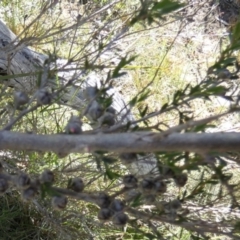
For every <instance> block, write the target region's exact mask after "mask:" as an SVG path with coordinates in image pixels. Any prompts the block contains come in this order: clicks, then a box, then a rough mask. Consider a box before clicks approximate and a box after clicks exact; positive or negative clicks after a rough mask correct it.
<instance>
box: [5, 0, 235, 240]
mask: <svg viewBox="0 0 240 240" xmlns="http://www.w3.org/2000/svg"><path fill="white" fill-rule="evenodd" d="M226 2H228V1H212V2H210V3H209V1H199V2H198V1H184V0H183V1H170V0H162V1H149V0H143V1H128V0H125V1H90V0H89V1H86V2H84V1H79V2H78V1H61V2H60V1H42V0H36V1H21V0H12V1H7V0H4V1H1V3H0V8H1V9H0V14H1V20H3V21H4V22H5V23H6V25H7V26H8V27H9V29H10V30H11V31H12V32H13V33H14V34H16V35H17V36H18V37H19V38H18V40H19V41H20V42H21V43H23V44H24V46H26V47H30V48H31V49H33V50H34V51H36V52H38V53H42V54H44V55H47V56H48V57H49V58H48V60H47V61H45V62H44V64H42V65H41V64H40V66H36V76H37V78H38V82H37V86H36V87H35V89H34V90H32V91H29V92H27V91H26V92H27V94H28V95H29V96H30V100H29V99H28V100H27V101H26V102H25V103H26V105H24V104H23V106H22V105H21V104H19V102H16V101H17V100H16V99H18V98H17V97H16V92H17V93H19V89H16V87H12V86H11V85H10V84H9V83H8V82H9V81H8V80H9V79H10V78H11V75H12V74H15V73H14V72H4V74H1V80H2V81H3V80H5V81H3V83H2V90H1V95H0V108H1V112H0V114H1V116H0V117H1V119H0V124H1V128H2V129H3V130H11V131H15V132H24V133H30V134H29V135H35V134H43V135H51V134H61V133H63V132H67V133H74V132H75V129H76V128H75V126H76V125H74V131H72V130H71V128H68V127H66V125H67V124H68V121H69V118H70V117H71V114H73V115H74V116H79V119H81V121H82V122H83V125H82V126H81V128H82V129H83V131H91V129H94V130H96V131H98V132H99V131H100V132H101V131H110V132H115V133H119V132H135V131H152V132H155V133H166V134H171V133H175V132H180V133H183V134H184V133H188V132H195V133H203V132H209V133H213V132H219V131H220V132H223V131H225V132H233V131H235V132H238V129H239V113H238V111H239V108H238V102H239V94H238V93H239V89H238V81H239V76H238V75H239V73H238V71H239V63H238V61H239V54H238V51H239V50H238V49H239V26H240V25H239V22H238V17H239V16H238V15H239V12H238V9H239V5H238V1H233V2H232V3H231V4H230V3H229V4H227V3H226ZM83 3H84V4H83ZM224 4H225V5H224ZM223 9H225V10H226V12H224V11H223ZM219 11H220V13H219ZM227 13H228V14H230V13H231V14H230V15H231V16H233V17H234V19H233V20H232V18H230V17H227V16H228V15H226V14H227ZM0 40H1V39H0ZM2 45H3V44H2ZM13 46H14V45H13ZM4 47H6V46H2V49H1V51H2V52H4V51H5V50H6V49H5V48H4ZM59 59H66V60H67V62H66V65H68V66H70V67H72V68H73V66H74V69H75V70H76V72H79V71H81V73H82V75H81V76H78V77H77V78H75V76H74V73H73V72H70V71H69V72H70V74H72V75H71V78H68V79H67V80H71V81H70V82H67V81H65V82H64V80H63V82H61V81H62V79H61V77H60V76H61V75H60V73H61V70H64V67H63V66H59V65H58V62H57V60H59ZM72 64H75V65H72ZM54 67H55V68H54ZM46 69H47V70H46ZM52 69H55V72H54V74H53V73H52V72H51V70H52ZM37 70H42V73H41V74H42V75H43V73H46V72H47V74H48V78H49V79H54V86H52V85H51V87H49V86H48V88H47V92H48V93H49V91H50V93H49V96H53V95H54V94H55V93H56V92H58V91H59V92H60V93H64V94H66V95H67V96H68V99H67V101H60V100H59V99H60V97H59V95H56V96H57V98H54V99H51V100H52V101H51V102H50V101H47V102H46V104H45V103H44V104H43V103H41V104H40V103H39V100H38V96H37V93H38V92H37V90H39V89H40V90H41V87H42V82H41V80H40V79H43V77H42V75H41V74H39V72H38V71H37ZM56 72H57V73H56ZM67 72H68V71H67ZM22 73H24V72H22ZM123 73H124V74H123ZM27 74H29V73H27ZM92 75H93V76H94V77H95V78H96V77H97V78H99V79H100V80H101V84H102V85H101V86H98V88H99V89H100V91H99V92H98V93H97V94H93V95H94V96H92V95H91V93H89V92H88V91H85V92H84V91H83V95H84V94H85V95H84V96H85V99H81V101H83V102H84V104H85V105H84V108H82V107H81V108H80V107H79V106H78V105H76V102H75V101H76V96H78V92H79V91H80V92H81V90H82V89H84V88H85V89H86V87H84V85H83V82H84V81H85V80H86V79H88V77H89V76H90V77H91V76H92ZM6 80H7V81H6ZM109 89H114V91H116V93H115V92H114V94H120V98H121V99H123V100H124V102H125V108H124V110H126V115H124V114H123V113H122V111H123V110H122V109H116V107H115V105H114V101H116V100H114V98H112V95H111V94H109V92H108V90H109ZM21 93H22V90H21ZM107 93H108V94H107ZM14 96H15V97H14ZM44 96H45V95H44ZM89 96H90V97H89ZM45 97H46V96H45ZM91 97H92V98H93V99H91ZM89 98H90V102H88V101H87V100H89ZM14 99H15V100H14ZM95 100H97V102H98V103H100V105H101V107H102V108H103V110H104V112H105V113H106V112H107V111H108V108H109V107H110V106H113V107H114V108H115V112H114V114H113V115H114V119H115V121H114V124H111V123H110V124H109V122H107V123H105V122H103V121H102V120H99V119H100V118H97V119H93V117H92V116H89V115H91V114H90V112H89V109H91V106H92V105H91V104H92V101H95ZM18 101H19V99H18ZM36 102H37V103H36ZM20 105H21V106H20ZM35 106H37V107H36V108H35ZM31 108H32V110H30V111H29V112H27V113H28V114H26V113H25V112H24V111H25V110H26V109H31ZM87 113H88V114H87ZM94 113H95V112H94ZM21 114H22V115H21ZM221 114H222V115H221ZM220 115H221V117H220ZM19 116H20V117H19ZM126 116H127V117H126ZM210 116H214V117H212V118H209V117H210ZM18 117H19V118H18ZM14 119H18V121H16V122H13V120H14ZM198 119H203V120H202V121H200V122H196V121H194V120H198ZM111 120H112V118H111ZM70 122H71V121H70ZM119 123H120V124H121V127H119V128H117V129H116V130H114V126H116V125H117V124H119ZM9 124H10V129H9V128H8V126H9ZM77 124H80V125H81V123H79V122H78V123H77ZM184 124H185V125H184ZM109 125H114V126H109ZM67 126H68V125H67ZM111 127H112V128H111ZM174 127H177V128H174ZM112 129H113V130H112ZM93 133H95V134H97V132H93ZM64 136H65V135H64ZM130 147H131V146H130ZM64 150H66V149H64ZM128 152H129V151H128ZM238 152H239V151H238V149H236V151H234V152H233V151H228V152H226V151H225V152H224V153H222V152H221V153H219V152H218V151H214V152H201V153H200V152H197V153H196V152H194V151H193V152H188V151H184V150H183V151H181V152H179V151H178V152H168V151H158V152H154V153H151V152H148V153H146V151H144V150H143V149H139V151H138V152H137V153H135V152H134V153H130V154H119V153H117V152H102V151H97V152H96V151H95V152H92V151H90V150H89V151H86V153H82V154H76V153H71V154H68V153H69V152H67V154H65V153H66V152H64V151H63V152H59V153H56V152H41V151H38V152H36V151H27V150H24V151H10V150H4V151H1V152H0V159H1V165H2V168H3V169H2V172H1V173H0V180H1V181H2V183H1V184H0V186H1V185H2V186H1V187H0V190H1V192H2V193H4V194H2V196H1V198H0V204H1V209H2V211H1V217H0V225H1V238H2V239H21V240H22V239H239V238H240V236H239V214H240V212H239V187H238V186H239V165H238V163H239V153H238ZM46 169H50V170H51V171H48V170H46ZM25 174H27V175H25ZM53 175H54V182H53V178H52V176H53ZM126 176H127V178H126ZM49 178H50V180H49ZM79 178H81V179H80V180H79ZM76 179H77V184H79V181H80V183H81V180H83V182H84V185H85V187H84V191H81V190H79V189H76V188H75V187H76V186H75V185H74V184H73V181H76ZM38 181H39V182H38ZM126 181H127V183H126ZM135 181H137V183H136V182H135ZM5 184H7V187H6V185H5ZM8 185H11V188H8ZM73 185H74V186H75V187H73ZM77 186H78V185H77ZM66 188H68V189H66ZM29 189H30V190H31V193H30V196H29V195H28V194H29ZM33 189H34V190H33ZM69 189H72V190H69ZM73 190H74V191H73ZM33 192H34V194H32V193H33ZM26 194H27V195H26ZM31 194H32V195H31ZM103 194H106V195H103ZM66 196H68V202H67V200H66ZM58 197H59V198H60V202H56V201H55V200H56V199H57V198H58ZM54 199H55V200H54ZM116 199H117V200H116ZM114 200H116V202H115V201H114ZM99 201H100V202H99ZM101 201H102V202H101ZM106 202H109V203H106ZM59 209H60V210H62V211H59ZM103 209H108V210H109V209H110V210H111V211H110V213H107V214H103V216H102V215H101V214H102V212H101V211H102V210H103ZM126 216H128V217H126Z"/></svg>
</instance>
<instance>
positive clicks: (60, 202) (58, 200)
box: [52, 196, 68, 210]
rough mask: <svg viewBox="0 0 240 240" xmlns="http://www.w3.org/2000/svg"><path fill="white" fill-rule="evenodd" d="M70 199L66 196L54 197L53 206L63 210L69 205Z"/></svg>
mask: <svg viewBox="0 0 240 240" xmlns="http://www.w3.org/2000/svg"><path fill="white" fill-rule="evenodd" d="M67 202H68V199H67V198H66V197H65V196H55V197H53V198H52V206H53V207H54V208H55V209H57V210H63V209H64V208H66V206H67Z"/></svg>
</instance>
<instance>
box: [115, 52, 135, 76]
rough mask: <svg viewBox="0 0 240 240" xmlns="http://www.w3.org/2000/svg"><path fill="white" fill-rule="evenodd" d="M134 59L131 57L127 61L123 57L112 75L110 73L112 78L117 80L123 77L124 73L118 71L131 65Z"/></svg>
mask: <svg viewBox="0 0 240 240" xmlns="http://www.w3.org/2000/svg"><path fill="white" fill-rule="evenodd" d="M135 58H136V56H133V57H130V58H129V59H127V57H123V58H122V59H121V60H120V62H119V64H118V65H117V66H116V68H115V69H114V70H113V73H112V78H118V77H121V76H123V75H124V74H126V73H125V72H124V73H120V70H121V69H122V68H123V67H125V66H126V65H127V64H129V63H131V62H132V61H134V60H135Z"/></svg>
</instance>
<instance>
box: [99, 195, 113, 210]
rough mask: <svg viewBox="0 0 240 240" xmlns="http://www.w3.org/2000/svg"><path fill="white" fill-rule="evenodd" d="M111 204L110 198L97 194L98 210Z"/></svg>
mask: <svg viewBox="0 0 240 240" xmlns="http://www.w3.org/2000/svg"><path fill="white" fill-rule="evenodd" d="M110 203H111V198H110V197H109V196H108V195H107V194H106V193H104V192H102V193H99V196H98V199H97V204H98V206H99V207H100V208H107V207H108V206H109V205H110Z"/></svg>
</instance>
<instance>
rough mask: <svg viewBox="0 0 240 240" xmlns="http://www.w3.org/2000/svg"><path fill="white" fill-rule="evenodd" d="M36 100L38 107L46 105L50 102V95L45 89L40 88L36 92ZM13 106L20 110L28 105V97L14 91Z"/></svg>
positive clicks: (21, 92) (23, 93)
mask: <svg viewBox="0 0 240 240" xmlns="http://www.w3.org/2000/svg"><path fill="white" fill-rule="evenodd" d="M36 100H37V104H38V105H39V106H41V105H48V104H50V103H51V102H52V94H51V93H49V91H48V90H47V89H45V88H41V89H39V90H38V91H37V92H36ZM13 101H14V106H15V107H16V109H18V110H21V109H22V107H23V106H24V105H26V104H27V103H29V101H30V98H29V96H28V95H27V94H26V93H25V92H23V91H16V92H14V94H13Z"/></svg>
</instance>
